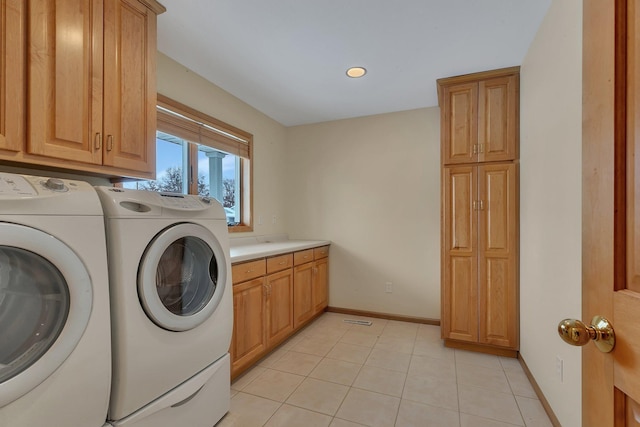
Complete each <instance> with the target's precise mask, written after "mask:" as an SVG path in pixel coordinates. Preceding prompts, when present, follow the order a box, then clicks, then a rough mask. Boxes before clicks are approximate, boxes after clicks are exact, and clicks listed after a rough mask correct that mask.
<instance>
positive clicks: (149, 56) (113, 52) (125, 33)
mask: <svg viewBox="0 0 640 427" xmlns="http://www.w3.org/2000/svg"><path fill="white" fill-rule="evenodd" d="M104 22H105V28H104V30H105V32H104V44H105V50H104V58H105V59H104V88H105V89H104V90H105V92H104V144H105V146H104V148H105V150H104V156H105V157H104V164H105V165H108V166H115V167H118V168H123V169H131V170H139V171H146V172H150V173H151V172H153V171H154V170H155V132H156V115H155V109H156V79H155V70H156V44H157V43H156V15H155V13H154V12H152V11H151V10H150V9H148V8H147V7H146V6H144V5H142V4H141V3H140V2H138V1H137V0H109V1H106V2H105V15H104Z"/></svg>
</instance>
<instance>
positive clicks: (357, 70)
mask: <svg viewBox="0 0 640 427" xmlns="http://www.w3.org/2000/svg"><path fill="white" fill-rule="evenodd" d="M365 74H367V70H366V69H365V68H363V67H351V68H349V69H348V70H347V76H349V77H352V78H354V79H357V78H358V77H362V76H364V75H365Z"/></svg>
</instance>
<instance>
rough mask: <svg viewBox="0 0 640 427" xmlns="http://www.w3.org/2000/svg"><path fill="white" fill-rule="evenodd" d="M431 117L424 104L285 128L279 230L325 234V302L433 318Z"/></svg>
mask: <svg viewBox="0 0 640 427" xmlns="http://www.w3.org/2000/svg"><path fill="white" fill-rule="evenodd" d="M439 118H440V110H439V109H438V108H426V109H418V110H410V111H404V112H398V113H391V114H383V115H376V116H369V117H361V118H356V119H349V120H339V121H333V122H326V123H320V124H313V125H305V126H298V127H292V128H289V133H288V144H287V162H286V163H287V168H288V169H287V176H288V177H289V179H288V182H287V191H288V193H289V194H288V197H287V212H289V217H288V221H287V222H288V231H289V233H290V235H291V236H292V237H296V238H322V239H329V240H331V241H332V242H333V244H332V246H331V266H330V295H329V305H331V306H334V307H343V308H352V309H358V310H369V311H375V312H381V313H391V314H400V315H407V316H417V317H423V318H433V319H439V318H440V172H439V171H440V152H439V146H440V126H439ZM388 281H389V282H392V283H393V292H392V293H385V283H386V282H388Z"/></svg>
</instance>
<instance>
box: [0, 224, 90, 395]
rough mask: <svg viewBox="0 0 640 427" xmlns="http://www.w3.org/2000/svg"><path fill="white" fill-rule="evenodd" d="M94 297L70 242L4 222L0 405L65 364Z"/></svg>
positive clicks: (0, 248)
mask: <svg viewBox="0 0 640 427" xmlns="http://www.w3.org/2000/svg"><path fill="white" fill-rule="evenodd" d="M92 301H93V290H92V287H91V279H90V277H89V274H88V272H87V269H86V267H85V266H84V264H83V263H82V261H81V260H80V259H79V258H78V256H77V255H76V254H75V252H73V251H72V250H71V249H70V248H69V247H68V246H67V245H65V244H64V243H63V242H61V241H60V240H58V239H56V238H55V237H53V236H51V235H49V234H47V233H45V232H43V231H40V230H37V229H34V228H31V227H26V226H22V225H17V224H13V223H6V222H0V407H3V406H5V405H7V404H9V403H11V402H13V401H14V400H16V399H18V398H20V397H21V396H23V395H25V394H26V393H28V392H29V391H31V390H33V389H34V388H35V387H37V386H38V385H39V384H40V383H42V382H43V381H44V380H45V379H47V378H48V377H49V376H50V375H51V374H52V373H53V372H55V370H56V369H58V367H59V366H60V365H62V363H64V361H65V360H66V358H67V357H68V356H69V355H70V354H71V352H72V351H73V350H74V349H75V347H76V345H77V344H78V342H79V341H80V339H81V338H82V334H83V333H84V331H85V329H86V327H87V323H88V321H89V316H90V314H91V307H92Z"/></svg>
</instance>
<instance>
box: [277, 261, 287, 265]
mask: <svg viewBox="0 0 640 427" xmlns="http://www.w3.org/2000/svg"><path fill="white" fill-rule="evenodd" d="M286 263H287V262H286V261H280V262H279V263H278V265H285V264H286Z"/></svg>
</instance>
